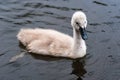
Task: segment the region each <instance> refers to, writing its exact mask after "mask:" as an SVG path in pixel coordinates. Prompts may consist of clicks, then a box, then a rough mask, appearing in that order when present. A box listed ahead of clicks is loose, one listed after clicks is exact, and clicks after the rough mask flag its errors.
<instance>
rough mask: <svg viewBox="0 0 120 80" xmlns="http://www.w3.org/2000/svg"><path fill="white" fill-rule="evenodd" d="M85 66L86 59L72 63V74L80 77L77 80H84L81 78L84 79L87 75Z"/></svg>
mask: <svg viewBox="0 0 120 80" xmlns="http://www.w3.org/2000/svg"><path fill="white" fill-rule="evenodd" d="M84 66H85V60H84V59H81V60H73V63H72V68H73V70H72V73H71V74H74V75H76V76H78V78H77V80H82V78H81V77H83V76H84V74H85V73H87V71H86V70H85V68H84Z"/></svg>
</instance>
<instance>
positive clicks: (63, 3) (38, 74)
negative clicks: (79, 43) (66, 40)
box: [0, 0, 120, 80]
mask: <svg viewBox="0 0 120 80" xmlns="http://www.w3.org/2000/svg"><path fill="white" fill-rule="evenodd" d="M77 10H82V11H84V12H85V13H86V15H87V17H88V27H87V32H88V37H89V39H88V40H87V41H86V43H87V47H88V49H87V56H86V57H85V58H83V59H79V60H71V59H66V58H53V57H49V56H40V55H31V54H29V53H26V55H25V56H24V57H23V58H20V59H18V60H17V61H16V62H14V63H9V60H10V59H11V58H12V57H13V56H15V55H17V54H20V53H21V51H23V49H22V48H21V47H20V46H19V42H18V40H17V38H16V35H17V33H18V31H19V30H20V29H21V28H24V27H25V28H36V27H37V28H50V29H55V30H58V31H60V32H63V33H66V34H69V35H70V36H72V27H71V25H70V20H71V16H72V14H73V13H74V12H75V11H77ZM0 36H1V37H0V80H120V0H87V1H86V0H0Z"/></svg>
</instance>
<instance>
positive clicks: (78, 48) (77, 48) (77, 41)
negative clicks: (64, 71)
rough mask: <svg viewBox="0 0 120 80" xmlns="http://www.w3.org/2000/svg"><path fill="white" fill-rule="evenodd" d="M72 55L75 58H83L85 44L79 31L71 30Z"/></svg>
mask: <svg viewBox="0 0 120 80" xmlns="http://www.w3.org/2000/svg"><path fill="white" fill-rule="evenodd" d="M73 39H74V42H73V54H74V56H75V57H83V56H84V55H85V54H86V44H85V41H84V40H83V39H82V37H81V33H80V31H79V30H77V29H75V28H73Z"/></svg>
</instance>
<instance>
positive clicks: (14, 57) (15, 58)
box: [9, 52, 26, 62]
mask: <svg viewBox="0 0 120 80" xmlns="http://www.w3.org/2000/svg"><path fill="white" fill-rule="evenodd" d="M25 53H26V52H21V53H20V54H18V55H16V56H13V57H12V58H11V59H10V60H9V62H15V61H16V60H17V59H19V58H22V57H24V55H25Z"/></svg>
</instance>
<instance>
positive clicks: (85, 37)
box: [79, 27, 88, 40]
mask: <svg viewBox="0 0 120 80" xmlns="http://www.w3.org/2000/svg"><path fill="white" fill-rule="evenodd" d="M79 30H80V33H81V36H82V39H83V40H87V38H88V36H87V31H86V29H85V28H82V27H80V28H79Z"/></svg>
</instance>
